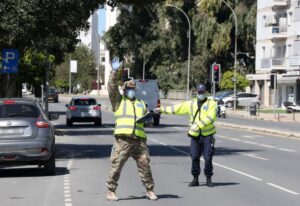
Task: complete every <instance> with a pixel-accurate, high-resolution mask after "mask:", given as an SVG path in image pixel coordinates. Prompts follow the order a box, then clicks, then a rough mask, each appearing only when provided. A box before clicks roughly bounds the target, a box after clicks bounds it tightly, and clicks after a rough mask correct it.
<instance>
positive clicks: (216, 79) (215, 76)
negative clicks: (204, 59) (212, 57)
mask: <svg viewBox="0 0 300 206" xmlns="http://www.w3.org/2000/svg"><path fill="white" fill-rule="evenodd" d="M220 80H221V65H220V64H213V65H212V82H213V83H215V84H219V83H220Z"/></svg>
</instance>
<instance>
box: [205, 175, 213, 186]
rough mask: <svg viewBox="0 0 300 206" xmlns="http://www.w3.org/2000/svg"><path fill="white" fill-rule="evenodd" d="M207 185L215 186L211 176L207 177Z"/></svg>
mask: <svg viewBox="0 0 300 206" xmlns="http://www.w3.org/2000/svg"><path fill="white" fill-rule="evenodd" d="M206 186H207V187H213V186H214V185H213V183H212V181H211V177H207V178H206Z"/></svg>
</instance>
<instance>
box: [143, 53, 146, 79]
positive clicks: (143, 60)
mask: <svg viewBox="0 0 300 206" xmlns="http://www.w3.org/2000/svg"><path fill="white" fill-rule="evenodd" d="M145 66H146V65H145V56H143V80H145Z"/></svg>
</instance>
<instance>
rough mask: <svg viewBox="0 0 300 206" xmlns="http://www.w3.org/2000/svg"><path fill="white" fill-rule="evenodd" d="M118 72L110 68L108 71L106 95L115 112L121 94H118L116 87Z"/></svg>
mask: <svg viewBox="0 0 300 206" xmlns="http://www.w3.org/2000/svg"><path fill="white" fill-rule="evenodd" d="M117 75H118V72H117V71H114V70H112V71H111V72H110V76H109V80H108V95H109V99H110V102H111V106H112V111H113V112H115V111H116V110H117V109H118V108H119V106H120V103H121V101H122V95H121V94H120V91H119V88H118V81H117Z"/></svg>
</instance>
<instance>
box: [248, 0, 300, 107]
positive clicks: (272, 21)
mask: <svg viewBox="0 0 300 206" xmlns="http://www.w3.org/2000/svg"><path fill="white" fill-rule="evenodd" d="M256 36H257V42H256V74H250V75H247V78H248V79H249V80H250V82H251V85H250V87H249V88H248V90H249V91H250V92H253V93H256V94H258V95H259V96H260V98H261V102H262V105H263V106H272V105H274V103H275V105H276V106H277V107H281V106H283V103H284V102H293V103H294V104H296V103H298V104H299V103H300V102H299V101H300V95H299V94H300V88H298V89H297V83H296V82H297V81H296V80H297V79H298V78H299V77H300V76H299V75H300V0H257V34H256ZM273 73H274V74H276V75H277V88H276V89H271V88H270V75H271V74H273ZM298 87H299V86H298Z"/></svg>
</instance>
